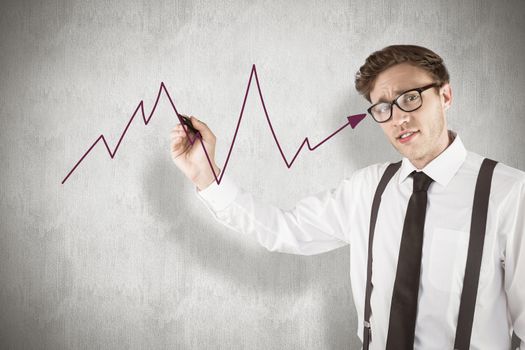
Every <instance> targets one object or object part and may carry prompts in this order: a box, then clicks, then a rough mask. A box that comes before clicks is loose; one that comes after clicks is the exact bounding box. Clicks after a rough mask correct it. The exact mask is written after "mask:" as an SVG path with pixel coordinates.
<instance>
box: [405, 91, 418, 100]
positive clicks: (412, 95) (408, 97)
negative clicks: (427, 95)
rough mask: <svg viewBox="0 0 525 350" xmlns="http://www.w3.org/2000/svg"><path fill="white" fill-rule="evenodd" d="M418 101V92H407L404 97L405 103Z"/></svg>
mask: <svg viewBox="0 0 525 350" xmlns="http://www.w3.org/2000/svg"><path fill="white" fill-rule="evenodd" d="M417 100H419V94H418V93H417V92H416V91H414V92H407V93H406V94H404V95H403V101H405V102H415V101H417Z"/></svg>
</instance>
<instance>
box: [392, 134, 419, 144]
mask: <svg viewBox="0 0 525 350" xmlns="http://www.w3.org/2000/svg"><path fill="white" fill-rule="evenodd" d="M418 134H419V131H407V132H404V133H402V134H401V135H399V136H398V137H396V139H397V140H398V141H399V142H401V143H407V142H409V141H411V140H412V139H413V138H414V137H416V136H417V135H418Z"/></svg>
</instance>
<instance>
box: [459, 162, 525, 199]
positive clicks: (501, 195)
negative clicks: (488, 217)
mask: <svg viewBox="0 0 525 350" xmlns="http://www.w3.org/2000/svg"><path fill="white" fill-rule="evenodd" d="M484 158H485V157H483V156H481V155H479V154H477V153H474V152H468V160H470V161H469V162H468V163H469V164H470V168H472V169H471V170H472V172H473V173H474V175H476V176H477V174H478V171H479V167H480V166H481V163H482V161H483V159H484ZM494 160H495V161H497V159H494ZM524 190H525V172H524V171H522V170H520V169H516V168H513V167H511V166H509V165H507V164H505V163H502V162H498V164H496V167H495V168H494V174H493V176H492V185H491V196H494V199H499V200H504V199H506V198H508V197H509V196H510V197H512V196H515V195H520V193H521V194H523V192H524Z"/></svg>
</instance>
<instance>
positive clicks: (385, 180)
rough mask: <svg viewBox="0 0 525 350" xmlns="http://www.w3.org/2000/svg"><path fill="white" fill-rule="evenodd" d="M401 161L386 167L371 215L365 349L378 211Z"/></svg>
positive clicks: (368, 326) (364, 333)
mask: <svg viewBox="0 0 525 350" xmlns="http://www.w3.org/2000/svg"><path fill="white" fill-rule="evenodd" d="M400 166H401V162H400V161H399V162H397V163H392V164H389V165H388V167H387V168H386V170H385V172H384V173H383V176H382V177H381V180H380V181H379V185H378V186H377V189H376V193H375V195H374V201H373V203H372V214H371V216H370V234H369V237H368V262H367V267H366V292H365V314H364V319H363V321H364V327H363V350H368V347H369V344H370V341H371V340H372V339H371V337H372V332H371V330H370V314H371V307H370V296H371V294H372V247H373V241H374V230H375V227H376V221H377V213H378V211H379V205H380V204H381V195H382V194H383V192H384V191H385V188H386V185H387V184H388V182H389V181H390V179H391V178H392V176H394V174H395V173H396V172H397V170H398V169H399V167H400Z"/></svg>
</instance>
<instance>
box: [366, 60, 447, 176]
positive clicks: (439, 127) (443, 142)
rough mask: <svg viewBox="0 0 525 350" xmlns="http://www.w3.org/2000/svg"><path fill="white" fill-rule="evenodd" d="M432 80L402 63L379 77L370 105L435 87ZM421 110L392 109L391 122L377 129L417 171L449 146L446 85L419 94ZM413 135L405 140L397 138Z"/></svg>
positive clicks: (413, 67)
mask: <svg viewBox="0 0 525 350" xmlns="http://www.w3.org/2000/svg"><path fill="white" fill-rule="evenodd" d="M434 82H435V81H434V80H433V78H432V76H431V75H430V74H429V73H427V72H426V71H425V70H423V69H422V68H419V67H416V66H413V65H410V64H408V63H401V64H397V65H395V66H392V67H390V68H388V69H387V70H385V71H384V72H382V73H381V74H379V75H378V76H377V78H376V81H375V84H374V86H373V88H372V90H371V92H370V99H371V102H372V104H375V103H377V102H379V101H386V102H392V100H394V99H395V98H396V97H398V96H399V94H401V93H402V92H404V91H407V90H410V89H415V88H420V87H423V86H425V85H428V84H431V83H434ZM421 98H422V101H423V104H422V106H421V107H420V108H419V109H417V110H415V111H412V112H404V111H402V110H401V109H399V107H398V106H396V105H394V106H393V107H392V118H391V119H390V120H389V121H387V122H384V123H380V124H379V125H380V126H381V128H382V129H383V132H384V133H385V135H386V137H387V138H388V140H389V141H390V143H391V144H392V145H393V146H394V147H395V148H396V149H397V150H398V152H399V153H401V154H402V155H403V156H405V157H407V158H408V159H409V160H410V161H411V162H412V164H413V165H414V166H416V167H417V168H418V169H421V168H423V167H424V166H425V165H427V164H428V163H429V162H430V161H431V160H432V159H434V158H436V157H437V156H438V155H439V154H440V153H441V152H443V151H444V150H445V148H447V146H448V145H449V143H450V142H449V138H448V131H447V121H446V117H445V110H446V109H448V107H449V106H450V104H451V101H452V93H451V89H450V85H449V84H444V85H443V86H442V87H441V88H439V90H438V88H430V89H428V90H425V91H423V92H422V93H421ZM406 132H412V133H413V134H412V135H411V136H409V137H407V138H401V137H400V136H401V135H402V134H404V133H406Z"/></svg>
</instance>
